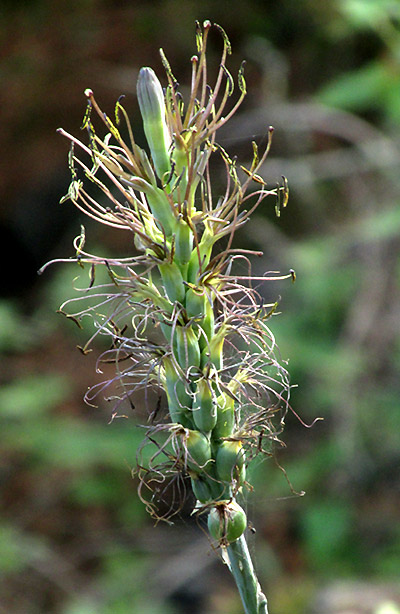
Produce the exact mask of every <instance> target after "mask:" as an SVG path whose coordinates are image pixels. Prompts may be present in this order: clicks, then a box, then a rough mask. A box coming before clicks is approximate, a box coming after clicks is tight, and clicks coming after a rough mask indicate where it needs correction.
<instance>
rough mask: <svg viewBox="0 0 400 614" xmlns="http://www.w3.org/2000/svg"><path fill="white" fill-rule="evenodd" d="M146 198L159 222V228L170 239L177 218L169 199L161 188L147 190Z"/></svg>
mask: <svg viewBox="0 0 400 614" xmlns="http://www.w3.org/2000/svg"><path fill="white" fill-rule="evenodd" d="M146 198H147V202H148V203H149V206H150V209H151V212H152V214H153V216H154V218H155V219H156V220H157V222H159V223H158V224H157V226H159V227H160V230H163V231H164V232H165V234H166V235H167V237H170V236H171V235H172V233H173V231H174V225H175V216H174V213H173V211H172V210H171V205H170V204H169V200H168V198H167V197H166V195H165V194H164V192H163V191H162V190H160V189H159V188H153V189H152V190H147V192H146Z"/></svg>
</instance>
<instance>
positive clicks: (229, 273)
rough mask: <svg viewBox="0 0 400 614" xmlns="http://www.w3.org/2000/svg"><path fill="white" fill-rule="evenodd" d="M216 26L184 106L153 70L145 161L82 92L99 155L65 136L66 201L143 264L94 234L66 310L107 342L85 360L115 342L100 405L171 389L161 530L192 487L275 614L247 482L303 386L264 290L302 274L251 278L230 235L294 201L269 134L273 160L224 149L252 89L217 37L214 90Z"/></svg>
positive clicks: (246, 581) (146, 454) (158, 459)
mask: <svg viewBox="0 0 400 614" xmlns="http://www.w3.org/2000/svg"><path fill="white" fill-rule="evenodd" d="M210 28H211V24H210V22H208V21H206V22H205V23H204V24H203V26H202V27H201V26H200V25H199V24H197V30H196V40H197V54H196V55H194V56H193V57H192V59H191V65H192V78H191V86H190V92H189V94H188V96H186V99H185V98H184V96H183V95H182V94H181V93H180V91H179V85H178V83H177V81H176V79H175V77H174V75H173V73H172V70H171V67H170V65H169V63H168V61H167V59H166V57H165V55H164V53H163V52H162V50H161V59H162V63H163V66H164V69H165V73H166V88H165V90H163V89H162V86H161V84H160V82H159V80H158V78H157V76H156V74H155V73H154V71H153V70H152V69H151V68H148V67H145V68H142V69H141V70H140V72H139V76H138V82H137V95H138V102H139V107H140V112H141V116H142V120H143V124H144V132H145V136H146V139H147V144H148V151H145V150H144V149H142V148H141V147H139V146H138V145H137V144H136V142H135V140H134V136H133V131H132V128H131V124H130V122H129V119H128V115H127V113H126V111H125V109H124V107H123V105H122V99H119V100H118V101H117V104H116V107H115V118H113V119H111V118H110V117H109V116H108V115H106V114H105V113H104V112H103V111H102V110H101V109H100V107H99V105H98V103H97V101H96V99H95V97H94V94H93V92H92V90H86V92H85V95H86V97H87V111H86V113H85V117H84V121H83V124H82V129H83V130H85V131H86V132H87V136H88V143H87V144H84V143H83V142H81V141H80V140H79V139H78V138H76V137H75V136H73V135H71V134H68V133H66V132H65V131H64V130H60V133H61V134H63V135H64V136H66V137H67V138H68V139H69V140H70V142H71V150H70V155H69V166H70V169H71V174H72V182H71V185H70V188H69V191H68V194H67V196H66V197H64V198H63V199H62V202H64V200H67V199H70V200H72V202H73V203H74V204H75V205H76V206H77V207H78V208H79V209H80V210H81V211H83V212H84V213H85V214H86V215H88V216H89V217H91V218H93V219H94V220H97V221H98V222H100V223H101V224H104V225H106V226H109V227H113V228H118V229H120V230H121V231H122V230H124V231H128V232H130V233H132V237H133V241H132V256H128V257H125V258H118V257H115V258H102V257H99V256H96V255H93V254H91V253H89V252H88V251H86V248H85V233H84V230H82V232H81V234H80V236H79V237H78V238H77V239H76V240H75V243H74V245H75V248H76V256H75V258H74V259H73V260H75V261H77V262H78V263H79V265H80V266H81V267H87V266H88V267H89V271H90V286H89V289H88V291H87V292H85V293H84V294H83V296H82V297H78V298H77V299H73V300H70V301H67V302H66V303H65V304H64V305H62V307H61V311H62V312H63V313H65V310H66V309H69V317H72V318H73V319H75V320H76V321H77V322H78V323H79V322H80V320H81V319H82V318H83V316H85V315H89V316H91V317H92V318H93V319H94V321H95V327H96V328H95V332H94V334H93V335H92V337H91V339H90V340H89V342H88V344H87V345H86V346H85V347H84V348H81V349H82V351H83V352H86V351H88V347H89V343H91V342H92V341H93V340H94V339H95V338H96V337H97V336H98V335H106V336H108V337H109V338H110V339H111V347H110V348H109V349H108V350H106V351H104V352H103V353H102V354H101V356H100V357H99V359H98V371H99V372H100V373H101V372H102V365H103V364H104V363H105V362H114V363H115V368H116V373H115V376H114V377H112V378H111V380H106V381H104V382H101V383H100V384H97V385H96V386H94V387H92V388H91V389H90V390H89V392H88V393H87V395H86V400H87V401H88V402H90V403H92V402H94V400H95V398H96V396H97V395H98V394H104V393H107V394H110V395H112V399H113V401H114V414H113V415H117V414H118V412H119V411H120V408H121V407H123V404H124V403H126V402H127V401H130V402H131V403H133V400H132V399H134V398H135V397H136V396H137V394H138V393H139V392H140V391H143V392H144V395H145V398H147V396H148V391H149V390H150V389H151V388H153V389H156V390H157V389H158V390H160V391H164V393H165V395H166V402H167V404H168V412H167V415H166V416H165V415H162V414H160V413H159V412H158V408H155V409H154V408H153V411H151V412H150V416H149V424H148V425H147V426H146V438H145V441H144V443H143V445H142V446H141V448H140V450H139V451H138V467H137V475H138V477H139V481H140V485H139V495H140V497H141V499H142V500H143V501H144V502H145V504H146V506H147V509H148V510H149V512H150V513H151V514H152V515H153V516H154V517H156V518H157V519H160V513H159V511H158V507H157V498H158V499H160V498H161V499H162V497H163V493H164V492H165V491H166V489H167V488H168V489H171V488H172V489H174V488H175V490H176V492H177V493H179V497H181V495H182V494H183V493H184V491H185V490H187V487H188V485H189V484H190V486H191V489H192V491H193V493H194V495H195V498H196V500H197V502H196V505H195V507H194V512H195V513H196V514H197V515H198V516H200V517H201V515H204V516H208V528H209V535H210V537H211V539H212V543H213V545H214V547H215V548H216V550H217V549H219V550H220V552H221V554H222V558H223V560H224V562H225V563H226V564H227V565H228V566H229V568H230V570H231V571H232V574H233V576H234V578H235V580H236V583H237V586H238V589H239V591H240V595H241V598H242V601H243V605H244V609H245V612H246V614H266V612H267V600H266V598H265V596H264V594H263V592H262V590H261V588H260V585H259V583H258V580H257V578H256V575H255V571H254V568H253V565H252V562H251V559H250V555H249V552H248V549H247V545H246V540H245V530H246V526H247V518H246V513H245V511H244V509H243V507H242V506H243V505H244V503H245V499H246V492H247V491H248V490H250V489H251V485H250V483H249V482H248V479H247V477H246V468H247V467H248V465H249V463H250V461H251V460H252V459H253V458H254V457H255V456H256V455H257V454H267V455H270V454H271V445H272V443H273V442H275V441H278V442H279V436H280V433H281V431H282V429H283V425H284V419H285V415H286V412H287V409H288V407H289V404H288V401H289V391H290V385H289V380H288V374H287V371H286V369H285V368H284V367H283V366H282V365H281V364H280V363H279V361H278V360H277V358H276V354H275V349H276V348H275V340H274V337H273V334H272V332H271V331H270V329H269V328H268V326H267V320H268V319H269V318H270V317H271V316H272V315H273V313H274V311H275V308H276V304H274V305H265V304H264V303H263V300H262V297H261V294H260V293H259V291H258V290H257V289H255V287H254V286H256V287H259V286H261V284H262V283H264V282H266V281H270V280H277V279H284V278H292V279H293V278H294V274H293V272H289V273H288V274H287V275H280V274H279V273H277V272H270V273H267V274H265V275H264V276H260V277H252V275H251V270H250V261H249V257H250V256H252V255H253V256H257V255H260V253H259V252H252V251H249V250H244V249H243V250H240V249H238V248H236V247H233V245H234V244H233V237H234V234H235V232H236V230H237V229H238V228H240V227H242V226H243V225H244V224H245V223H246V222H247V220H248V219H249V216H250V215H251V214H252V213H253V212H254V211H255V209H256V208H257V207H258V206H259V205H260V203H262V202H263V201H264V199H265V198H266V197H269V196H271V197H272V203H274V204H275V205H276V206H277V207H278V212H279V206H280V205H283V206H285V205H286V202H287V196H288V190H287V184H286V181H285V180H284V182H283V184H282V185H278V186H273V187H272V188H269V187H268V186H267V185H266V183H265V182H264V180H263V179H262V178H261V177H260V175H259V171H260V169H261V167H262V165H263V164H264V162H265V159H266V157H267V155H268V152H269V149H270V145H271V138H272V129H271V128H267V130H266V133H267V134H268V143H267V146H266V149H265V151H263V152H262V153H259V152H258V148H257V146H256V144H255V143H253V145H252V147H253V160H252V163H251V164H250V165H249V167H245V166H241V167H240V168H238V167H237V165H236V163H235V161H234V160H233V159H231V158H230V156H229V155H228V153H227V152H226V151H225V150H224V149H223V147H221V145H219V144H217V141H216V135H217V131H218V130H219V128H220V127H221V126H223V125H224V124H226V122H227V121H228V120H229V119H230V117H231V116H232V115H233V114H234V113H235V112H236V110H237V108H238V107H239V106H240V104H241V102H242V101H243V99H244V97H245V94H246V84H245V80H244V74H243V65H242V66H241V67H240V69H239V74H238V80H237V83H238V95H237V98H236V100H234V101H233V102H231V101H232V100H233V98H232V96H233V93H234V89H235V88H234V79H233V78H232V76H231V74H230V73H229V71H228V69H227V67H226V60H227V56H228V55H229V54H230V53H231V48H230V43H229V40H228V38H227V36H226V34H225V32H224V31H223V29H222V28H221V27H219V26H216V25H215V28H216V29H217V30H218V31H219V32H220V34H221V35H222V42H223V49H222V56H221V61H220V66H219V70H218V74H217V77H216V81H215V83H214V86H213V87H212V88H211V87H210V86H209V85H208V83H207V62H206V47H207V39H208V36H209V31H210ZM228 101H229V103H230V104H229V109H228V110H226V109H227V107H226V105H227V102H228ZM96 115H97V120H98V121H100V122H102V124H104V126H105V129H106V135H105V136H104V137H101V136H99V133H98V131H97V130H96V129H95V116H96ZM122 131H123V132H124V134H126V135H127V137H125V136H122ZM215 157H219V158H221V159H222V162H223V165H224V167H225V170H226V176H225V180H226V185H225V189H223V190H222V191H221V189H220V188H218V190H216V189H215V192H217V194H218V197H217V196H216V194H215V193H214V180H213V179H212V169H213V167H212V159H213V158H215ZM87 185H89V188H88V187H87ZM96 190H98V192H99V196H95V195H94V194H95V191H96ZM221 194H222V195H221ZM217 244H218V245H219V247H218V249H217V248H216V245H217ZM98 267H106V269H107V272H108V275H109V278H110V281H109V283H105V284H104V283H103V284H97V285H96V280H95V273H96V270H97V268H98ZM87 301H89V302H87ZM107 391H110V392H109V393H108V392H107ZM159 414H160V416H161V417H159ZM178 509H179V506H176V505H175V506H174V507H173V508H172V509H171V510H170V511H169V513H168V514H164V515H161V517H162V518H163V519H164V520H169V519H170V518H171V517H172V516H173V515H174V514H176V513H177V511H178Z"/></svg>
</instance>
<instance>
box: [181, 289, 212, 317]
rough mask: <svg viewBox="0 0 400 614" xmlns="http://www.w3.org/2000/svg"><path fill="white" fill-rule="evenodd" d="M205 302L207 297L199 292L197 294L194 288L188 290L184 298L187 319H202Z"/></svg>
mask: <svg viewBox="0 0 400 614" xmlns="http://www.w3.org/2000/svg"><path fill="white" fill-rule="evenodd" d="M207 302H208V300H207V297H206V296H205V294H203V293H201V291H200V292H198V291H197V290H195V289H194V288H188V290H187V291H186V296H185V308H186V313H187V314H188V316H189V318H195V317H197V318H202V317H203V315H204V313H205V309H206V303H207Z"/></svg>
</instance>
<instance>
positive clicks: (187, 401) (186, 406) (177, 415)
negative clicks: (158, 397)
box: [163, 356, 193, 428]
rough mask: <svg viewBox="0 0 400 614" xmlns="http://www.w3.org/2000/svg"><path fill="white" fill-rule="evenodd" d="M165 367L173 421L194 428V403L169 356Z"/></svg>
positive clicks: (170, 412) (165, 361)
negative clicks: (192, 408) (192, 412)
mask: <svg viewBox="0 0 400 614" xmlns="http://www.w3.org/2000/svg"><path fill="white" fill-rule="evenodd" d="M163 365H164V369H165V387H166V393H167V398H168V409H169V414H170V417H171V421H172V422H177V423H179V424H182V425H183V426H184V427H187V428H190V427H192V426H193V421H192V416H191V412H190V409H191V407H192V402H193V400H192V397H191V395H190V394H189V393H188V392H187V390H186V387H185V383H184V382H183V381H182V380H181V379H180V377H179V374H178V373H177V372H176V370H175V367H174V365H173V362H172V360H171V359H170V358H168V356H166V357H165V358H164V360H163Z"/></svg>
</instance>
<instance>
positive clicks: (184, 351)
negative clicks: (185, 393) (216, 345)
mask: <svg viewBox="0 0 400 614" xmlns="http://www.w3.org/2000/svg"><path fill="white" fill-rule="evenodd" d="M175 335H176V348H177V354H178V361H179V364H180V366H181V367H182V369H185V370H186V369H188V368H189V367H199V366H200V348H199V341H198V339H197V334H196V333H195V331H194V330H193V328H189V327H188V328H184V327H183V326H177V327H176V329H175Z"/></svg>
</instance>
